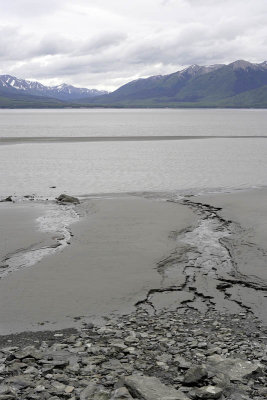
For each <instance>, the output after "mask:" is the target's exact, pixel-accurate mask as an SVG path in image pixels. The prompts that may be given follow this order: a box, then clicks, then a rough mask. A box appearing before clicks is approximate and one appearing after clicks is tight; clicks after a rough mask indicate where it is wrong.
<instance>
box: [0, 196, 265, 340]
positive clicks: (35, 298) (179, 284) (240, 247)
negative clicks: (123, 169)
mask: <svg viewBox="0 0 267 400" xmlns="http://www.w3.org/2000/svg"><path fill="white" fill-rule="evenodd" d="M172 198H173V197H172V196H171V195H170V200H171V201H169V202H166V201H163V200H159V199H158V200H157V199H155V198H152V197H151V198H147V199H146V198H143V197H136V196H128V195H124V196H121V195H120V196H117V197H116V196H113V197H112V198H109V197H108V196H105V197H98V198H91V199H84V200H82V204H81V205H79V206H77V207H76V211H77V212H78V213H79V214H80V220H79V222H76V223H74V224H72V225H71V226H70V231H71V234H72V237H71V240H70V244H69V245H68V246H67V247H65V248H64V249H63V251H62V252H60V253H57V254H54V255H51V256H47V257H45V258H43V259H42V260H41V261H40V262H39V263H37V264H35V265H33V266H31V267H29V268H27V269H21V270H19V271H16V272H14V273H12V274H10V275H9V276H7V277H5V278H3V279H0V302H1V308H0V321H1V324H0V334H2V335H3V334H8V333H11V332H13V333H15V332H22V331H24V330H27V331H30V330H45V329H63V328H69V327H74V326H80V325H81V324H82V323H83V322H84V321H85V322H88V321H90V320H94V321H95V320H99V318H100V317H103V316H108V317H110V316H112V315H113V314H123V313H130V312H132V311H134V310H135V309H136V307H139V308H140V307H141V308H144V309H146V310H147V311H149V312H151V313H155V314H157V313H158V312H162V311H164V310H176V309H177V308H179V312H180V313H184V312H186V310H190V309H195V310H198V311H200V312H201V313H209V312H211V313H213V312H220V313H221V312H222V313H227V314H236V315H237V314H240V313H241V315H248V314H249V315H250V314H254V315H255V316H256V317H258V318H259V320H260V321H261V322H262V323H263V324H265V325H266V326H267V315H266V307H267V297H266V291H267V244H266V243H267V240H266V239H267V225H266V212H267V201H266V200H267V190H266V189H260V190H259V189H257V190H250V191H238V192H234V193H228V194H216V195H215V194H214V195H209V196H193V197H189V198H185V199H184V200H177V199H176V200H175V199H174V200H172ZM43 207H45V205H43ZM42 210H43V209H42V208H38V206H37V207H33V206H32V205H31V204H28V205H17V204H4V205H3V207H2V208H1V211H0V212H1V213H2V214H1V216H2V218H1V231H2V234H3V233H4V236H3V237H4V238H5V239H4V240H2V243H1V246H2V249H1V250H2V252H3V253H5V252H12V251H15V250H16V249H17V248H18V247H19V248H27V247H28V246H30V245H32V244H33V243H35V244H36V245H38V243H39V245H42V244H43V243H44V242H46V243H47V241H48V240H49V235H46V234H43V233H41V232H37V231H36V224H35V222H34V221H35V218H36V217H37V216H39V215H40V212H42ZM9 239H10V240H9ZM50 240H51V238H50Z"/></svg>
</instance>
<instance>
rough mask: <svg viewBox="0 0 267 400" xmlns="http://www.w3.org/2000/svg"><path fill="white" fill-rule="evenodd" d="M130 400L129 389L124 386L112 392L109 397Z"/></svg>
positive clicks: (113, 399)
mask: <svg viewBox="0 0 267 400" xmlns="http://www.w3.org/2000/svg"><path fill="white" fill-rule="evenodd" d="M124 399H126V400H131V399H132V396H131V395H130V393H129V391H128V390H127V389H126V387H124V386H123V387H121V388H119V389H117V390H115V392H114V393H113V396H112V397H111V400H124Z"/></svg>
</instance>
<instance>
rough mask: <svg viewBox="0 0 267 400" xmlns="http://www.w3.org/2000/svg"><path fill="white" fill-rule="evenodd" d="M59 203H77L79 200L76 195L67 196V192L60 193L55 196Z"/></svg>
mask: <svg viewBox="0 0 267 400" xmlns="http://www.w3.org/2000/svg"><path fill="white" fill-rule="evenodd" d="M56 200H57V201H58V202H59V203H62V204H64V203H73V204H79V203H80V200H79V199H78V198H77V197H73V196H69V195H67V194H61V195H60V196H58V197H57V199H56Z"/></svg>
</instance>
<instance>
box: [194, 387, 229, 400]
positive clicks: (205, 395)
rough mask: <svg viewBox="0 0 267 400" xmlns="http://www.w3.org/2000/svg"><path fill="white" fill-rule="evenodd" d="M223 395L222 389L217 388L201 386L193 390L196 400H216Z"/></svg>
mask: <svg viewBox="0 0 267 400" xmlns="http://www.w3.org/2000/svg"><path fill="white" fill-rule="evenodd" d="M222 394H223V389H222V388H220V387H218V386H211V385H209V386H203V387H202V388H199V389H196V390H195V397H196V398H198V399H218V398H219V397H221V395H222Z"/></svg>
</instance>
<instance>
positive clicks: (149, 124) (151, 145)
mask: <svg viewBox="0 0 267 400" xmlns="http://www.w3.org/2000/svg"><path fill="white" fill-rule="evenodd" d="M157 135H158V136H159V135H160V136H164V135H166V136H175V135H181V136H188V137H190V136H196V135H197V136H215V137H216V136H222V135H227V136H243V135H247V136H253V135H255V136H265V135H267V111H266V110H169V109H166V110H1V111H0V137H2V138H3V137H18V138H19V137H51V136H52V137H53V136H54V137H55V136H59V137H66V136H71V137H75V136H77V137H78V136H79V137H81V136H83V137H84V136H89V137H94V136H105V137H106V136H157ZM266 171H267V139H266V138H249V139H248V138H245V139H244V138H227V139H226V138H215V139H199V140H190V139H188V140H179V141H168V140H163V141H160V142H159V141H152V142H148V141H140V142H139V141H136V142H101V143H95V142H88V143H79V142H72V143H65V142H60V143H23V144H12V145H10V144H9V145H4V144H2V145H0V196H6V195H10V194H16V195H19V196H20V195H26V194H32V193H34V194H36V195H40V196H48V197H53V196H55V195H57V194H58V193H61V192H67V193H70V194H76V195H82V194H92V193H108V192H126V191H183V190H199V189H200V190H202V189H207V188H209V189H213V188H214V189H226V188H227V189H228V188H244V187H251V186H256V185H267V173H266ZM50 186H56V189H51V188H50Z"/></svg>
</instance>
